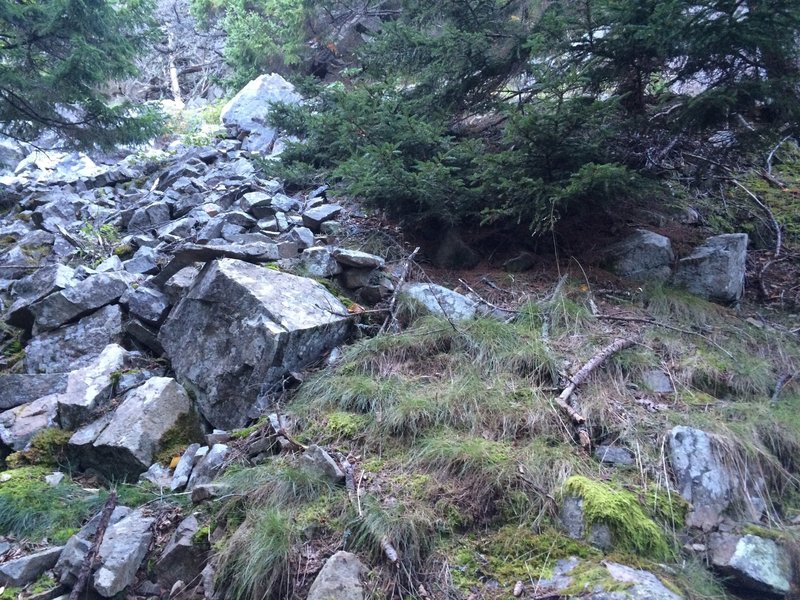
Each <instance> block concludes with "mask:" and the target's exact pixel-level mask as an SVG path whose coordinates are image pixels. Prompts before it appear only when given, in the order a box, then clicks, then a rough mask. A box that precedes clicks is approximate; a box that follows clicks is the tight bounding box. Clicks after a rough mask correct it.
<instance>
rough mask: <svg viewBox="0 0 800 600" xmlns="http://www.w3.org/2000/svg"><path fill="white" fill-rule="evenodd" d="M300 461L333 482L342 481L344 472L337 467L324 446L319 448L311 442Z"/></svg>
mask: <svg viewBox="0 0 800 600" xmlns="http://www.w3.org/2000/svg"><path fill="white" fill-rule="evenodd" d="M300 462H301V463H302V464H303V465H305V466H306V467H308V468H309V469H311V470H313V471H316V472H318V473H320V474H321V475H324V476H325V477H327V478H328V479H330V480H331V481H332V482H334V483H339V482H341V481H344V472H343V471H342V469H341V468H340V467H339V465H338V464H337V463H336V461H335V460H333V458H331V455H330V454H328V453H327V452H326V451H325V449H324V448H320V447H319V446H317V445H316V444H311V445H310V446H309V447H308V448H306V451H305V452H303V456H302V457H301V459H300Z"/></svg>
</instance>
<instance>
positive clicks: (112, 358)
mask: <svg viewBox="0 0 800 600" xmlns="http://www.w3.org/2000/svg"><path fill="white" fill-rule="evenodd" d="M129 358H130V354H129V353H128V351H127V350H125V349H124V348H123V347H122V346H118V345H117V344H110V345H108V346H106V347H105V348H104V349H103V351H102V352H101V353H100V355H99V356H98V357H97V358H96V359H95V360H94V361H93V362H92V363H91V364H89V365H88V366H86V367H83V368H82V369H77V370H76V371H73V372H72V373H70V374H69V377H68V378H67V389H66V390H65V391H64V393H62V394H59V395H58V420H59V422H60V423H61V426H62V427H63V428H64V429H69V430H74V429H77V428H78V427H80V426H81V425H83V424H85V423H88V422H89V421H91V420H93V419H94V418H95V417H96V413H98V412H100V411H102V410H103V409H104V408H105V407H106V406H107V404H108V403H109V402H111V400H112V398H113V395H114V394H113V392H114V378H115V374H118V373H120V372H121V371H122V370H123V369H124V368H125V367H126V366H128V362H129Z"/></svg>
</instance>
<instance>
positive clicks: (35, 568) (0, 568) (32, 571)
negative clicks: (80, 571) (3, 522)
mask: <svg viewBox="0 0 800 600" xmlns="http://www.w3.org/2000/svg"><path fill="white" fill-rule="evenodd" d="M63 549H64V547H63V546H58V547H56V548H47V549H45V550H42V551H40V552H36V553H34V554H28V555H27V556H21V557H19V558H16V559H14V560H10V561H8V562H5V563H3V564H2V565H0V585H3V586H12V587H22V586H25V585H28V584H29V583H33V582H34V581H36V580H37V579H39V577H40V576H41V575H42V574H43V573H44V572H45V571H49V570H50V569H52V568H53V566H54V565H55V564H56V561H57V560H58V557H59V556H60V555H61V551H62V550H63Z"/></svg>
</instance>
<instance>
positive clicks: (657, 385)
mask: <svg viewBox="0 0 800 600" xmlns="http://www.w3.org/2000/svg"><path fill="white" fill-rule="evenodd" d="M642 383H643V384H644V387H645V389H646V390H648V391H650V392H653V393H654V394H673V393H675V388H674V387H673V386H672V379H671V378H670V376H669V375H668V374H667V373H665V372H664V371H662V370H661V369H648V370H647V371H645V372H644V373H642Z"/></svg>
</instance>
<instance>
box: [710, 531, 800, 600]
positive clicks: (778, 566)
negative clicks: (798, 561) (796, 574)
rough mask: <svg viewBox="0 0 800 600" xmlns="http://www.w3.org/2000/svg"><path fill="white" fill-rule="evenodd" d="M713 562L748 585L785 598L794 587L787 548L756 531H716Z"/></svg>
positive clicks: (711, 550)
mask: <svg viewBox="0 0 800 600" xmlns="http://www.w3.org/2000/svg"><path fill="white" fill-rule="evenodd" d="M709 550H710V552H711V564H712V565H713V566H714V567H715V568H716V569H719V570H720V571H722V572H723V573H725V574H726V575H729V576H731V577H733V578H734V579H735V581H736V584H738V585H741V586H742V587H745V588H747V589H750V590H753V591H756V592H762V593H766V594H771V595H773V596H774V597H779V598H783V596H784V594H787V593H788V592H789V590H790V588H791V581H792V577H793V574H792V564H791V561H790V559H789V555H788V553H787V552H786V550H785V549H784V548H782V547H781V546H779V545H778V544H776V543H775V542H774V541H772V540H769V539H766V538H762V537H758V536H755V535H745V536H741V537H740V536H737V535H731V534H726V533H714V534H711V536H710V538H709Z"/></svg>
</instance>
